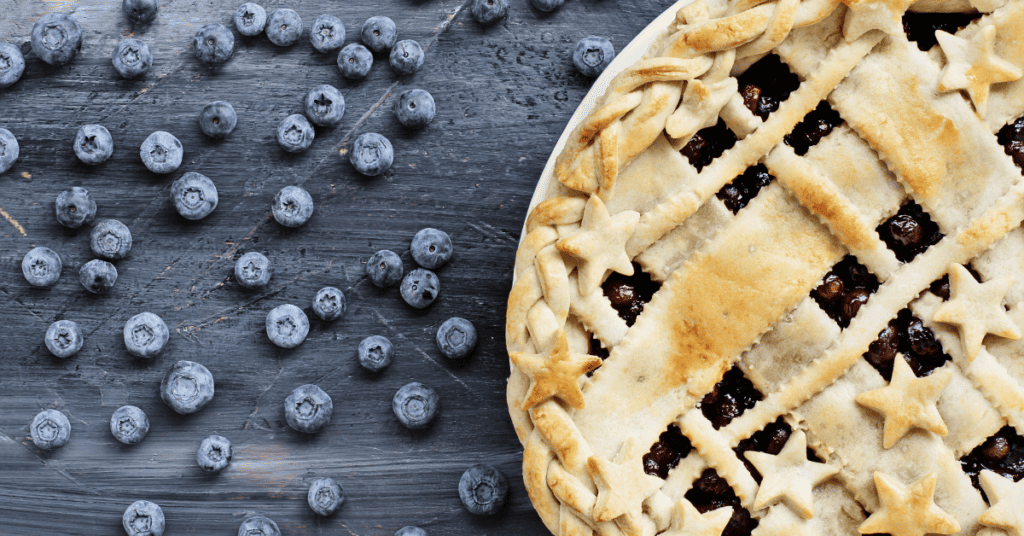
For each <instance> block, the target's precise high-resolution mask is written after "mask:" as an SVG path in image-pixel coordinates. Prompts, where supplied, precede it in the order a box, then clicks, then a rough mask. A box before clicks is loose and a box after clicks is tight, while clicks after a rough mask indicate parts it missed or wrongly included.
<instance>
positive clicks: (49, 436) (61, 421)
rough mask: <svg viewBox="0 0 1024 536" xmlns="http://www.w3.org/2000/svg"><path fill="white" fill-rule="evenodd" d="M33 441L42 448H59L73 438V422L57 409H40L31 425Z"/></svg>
mask: <svg viewBox="0 0 1024 536" xmlns="http://www.w3.org/2000/svg"><path fill="white" fill-rule="evenodd" d="M29 432H30V433H31V434H32V442H33V443H35V444H36V446H37V447H39V448H41V449H46V450H50V449H59V448H61V447H63V446H64V445H67V444H68V440H69V439H71V423H70V422H69V421H68V418H67V417H65V416H64V414H63V413H61V412H59V411H57V410H55V409H46V410H43V411H40V412H39V413H38V414H37V415H36V417H35V418H34V419H32V425H31V426H30V427H29Z"/></svg>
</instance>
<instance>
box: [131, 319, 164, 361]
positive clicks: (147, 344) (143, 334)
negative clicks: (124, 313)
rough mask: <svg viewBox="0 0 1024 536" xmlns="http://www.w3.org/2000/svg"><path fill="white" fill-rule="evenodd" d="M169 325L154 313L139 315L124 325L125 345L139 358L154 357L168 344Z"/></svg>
mask: <svg viewBox="0 0 1024 536" xmlns="http://www.w3.org/2000/svg"><path fill="white" fill-rule="evenodd" d="M167 336H168V332H167V324H165V323H164V320H163V319H162V318H160V317H159V316H157V315H155V314H153V313H149V312H146V313H139V314H137V315H135V316H133V317H131V318H130V319H128V322H125V324H124V345H125V347H127V348H128V352H129V353H131V354H132V355H134V356H138V357H154V356H156V355H157V354H159V353H160V351H161V350H163V349H164V345H165V344H167Z"/></svg>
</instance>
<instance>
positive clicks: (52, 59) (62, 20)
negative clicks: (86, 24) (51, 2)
mask: <svg viewBox="0 0 1024 536" xmlns="http://www.w3.org/2000/svg"><path fill="white" fill-rule="evenodd" d="M80 50H82V27H81V26H79V25H78V21H76V20H75V18H74V17H72V16H70V15H65V14H63V13H48V14H46V15H43V16H42V17H40V18H39V20H37V21H36V23H35V24H34V25H33V26H32V52H35V53H36V56H39V59H41V60H43V61H45V62H46V63H49V64H50V65H67V64H68V63H70V62H71V60H73V59H75V56H77V55H78V52H79V51H80Z"/></svg>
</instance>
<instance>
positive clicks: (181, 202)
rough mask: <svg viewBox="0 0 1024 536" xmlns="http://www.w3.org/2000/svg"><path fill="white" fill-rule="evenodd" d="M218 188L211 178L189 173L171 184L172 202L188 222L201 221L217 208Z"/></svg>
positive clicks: (192, 172)
mask: <svg viewBox="0 0 1024 536" xmlns="http://www.w3.org/2000/svg"><path fill="white" fill-rule="evenodd" d="M218 201H219V198H218V197H217V187H216V186H215V185H214V184H213V181H211V180H210V178H209V177H207V176H206V175H203V174H201V173H196V172H194V171H189V172H188V173H186V174H184V175H182V176H180V177H178V179H177V180H175V181H174V182H173V183H172V184H171V202H172V203H174V209H175V210H177V211H178V214H181V216H182V217H183V218H185V219H187V220H201V219H203V218H205V217H207V216H209V215H210V213H211V212H213V209H215V208H217V202H218Z"/></svg>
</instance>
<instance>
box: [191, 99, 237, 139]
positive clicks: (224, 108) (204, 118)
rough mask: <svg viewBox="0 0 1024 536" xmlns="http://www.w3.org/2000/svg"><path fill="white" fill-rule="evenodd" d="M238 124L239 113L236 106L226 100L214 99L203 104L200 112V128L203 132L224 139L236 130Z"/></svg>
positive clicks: (214, 137)
mask: <svg viewBox="0 0 1024 536" xmlns="http://www.w3.org/2000/svg"><path fill="white" fill-rule="evenodd" d="M237 124H238V114H236V113H235V107H234V106H231V104H230V103H227V102H224V101H214V102H211V103H210V104H207V105H206V106H203V111H201V112H199V128H201V129H203V134H206V135H207V136H209V137H211V138H213V139H215V140H222V139H224V138H226V137H228V134H231V131H233V130H235V125H237Z"/></svg>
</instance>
